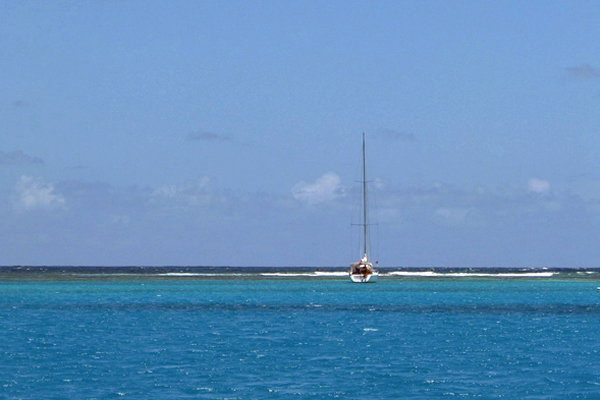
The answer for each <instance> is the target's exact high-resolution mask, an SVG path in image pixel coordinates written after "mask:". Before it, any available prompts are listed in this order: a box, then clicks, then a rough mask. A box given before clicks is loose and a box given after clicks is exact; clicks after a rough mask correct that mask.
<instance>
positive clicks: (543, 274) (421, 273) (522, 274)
mask: <svg viewBox="0 0 600 400" xmlns="http://www.w3.org/2000/svg"><path fill="white" fill-rule="evenodd" d="M387 275H396V276H409V277H410V276H413V277H417V276H420V277H436V278H437V277H439V278H444V277H449V278H456V277H481V278H549V277H551V276H553V275H554V272H507V273H497V274H491V273H482V272H448V273H439V272H434V271H393V272H389V273H388V274H387Z"/></svg>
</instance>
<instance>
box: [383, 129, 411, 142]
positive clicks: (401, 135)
mask: <svg viewBox="0 0 600 400" xmlns="http://www.w3.org/2000/svg"><path fill="white" fill-rule="evenodd" d="M377 136H379V137H380V138H382V139H385V140H391V141H396V142H416V141H417V137H416V136H415V135H413V134H412V133H406V132H398V131H395V130H392V129H378V130H377Z"/></svg>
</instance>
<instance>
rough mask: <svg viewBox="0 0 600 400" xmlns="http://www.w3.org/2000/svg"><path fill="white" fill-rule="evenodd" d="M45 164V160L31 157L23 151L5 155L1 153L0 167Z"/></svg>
mask: <svg viewBox="0 0 600 400" xmlns="http://www.w3.org/2000/svg"><path fill="white" fill-rule="evenodd" d="M30 164H38V165H39V164H44V160H42V159H41V158H39V157H31V156H28V155H27V154H25V153H23V152H22V151H21V150H16V151H12V152H10V153H5V152H3V151H0V165H30Z"/></svg>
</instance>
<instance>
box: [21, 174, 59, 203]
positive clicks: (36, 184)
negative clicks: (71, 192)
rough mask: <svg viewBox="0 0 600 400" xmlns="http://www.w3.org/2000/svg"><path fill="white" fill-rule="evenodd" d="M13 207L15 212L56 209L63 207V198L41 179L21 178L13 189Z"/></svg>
mask: <svg viewBox="0 0 600 400" xmlns="http://www.w3.org/2000/svg"><path fill="white" fill-rule="evenodd" d="M15 192H16V193H15V196H14V198H13V207H14V209H15V210H17V211H28V210H35V209H57V208H62V207H64V205H65V198H64V196H63V195H62V194H60V193H57V192H56V191H55V188H54V185H53V184H51V183H44V181H43V180H42V178H33V177H30V176H25V175H23V176H21V179H20V180H19V182H18V183H17V186H16V188H15Z"/></svg>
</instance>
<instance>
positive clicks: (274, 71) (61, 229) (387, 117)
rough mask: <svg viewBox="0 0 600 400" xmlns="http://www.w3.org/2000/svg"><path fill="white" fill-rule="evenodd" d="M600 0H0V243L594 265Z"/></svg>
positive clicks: (73, 257)
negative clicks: (363, 219)
mask: <svg viewBox="0 0 600 400" xmlns="http://www.w3.org/2000/svg"><path fill="white" fill-rule="evenodd" d="M598 21H600V6H599V5H598V3H597V2H592V1H590V2H586V1H576V2H568V1H528V2H521V1H502V2H498V1H402V2H400V1H376V2H372V1H328V2H317V1H289V2H288V1H286V2H282V1H256V2H241V1H240V2H217V1H214V2H209V1H148V2H135V1H116V0H115V1H110V0H104V1H100V0H98V1H78V2H74V1H53V2H47V1H19V2H16V1H15V2H1V3H0V89H1V90H0V221H1V229H0V249H2V251H1V252H0V265H267V266H300V265H306V266H328V265H336V266H337V265H347V264H349V263H350V262H351V261H355V258H357V257H358V256H359V255H360V254H358V252H359V250H358V249H357V247H356V246H353V243H354V242H355V241H356V235H357V233H356V232H354V231H353V228H352V227H351V223H352V222H353V221H354V222H356V221H355V220H356V219H357V218H358V216H357V215H356V212H355V211H356V195H357V193H356V192H357V189H358V187H357V186H356V183H355V180H356V179H357V178H358V172H359V167H360V140H361V134H362V132H365V133H366V135H367V145H368V156H369V166H370V168H369V171H370V173H369V174H370V177H371V179H372V180H373V183H372V184H371V194H372V198H373V204H374V206H375V207H374V209H373V211H372V215H373V217H374V219H376V220H377V222H378V225H377V228H376V229H375V232H374V239H375V242H376V243H375V244H374V247H375V249H376V250H377V255H376V257H377V258H378V259H379V261H380V264H381V265H382V266H463V267H475V266H482V267H486V266H489V267H499V266H500V267H502V266H505V267H542V266H549V267H600V263H599V261H598V260H600V246H598V245H597V238H598V237H600V135H599V133H600V132H599V128H600V58H599V54H600V52H599V46H598V43H599V40H598V38H600V24H598Z"/></svg>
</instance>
